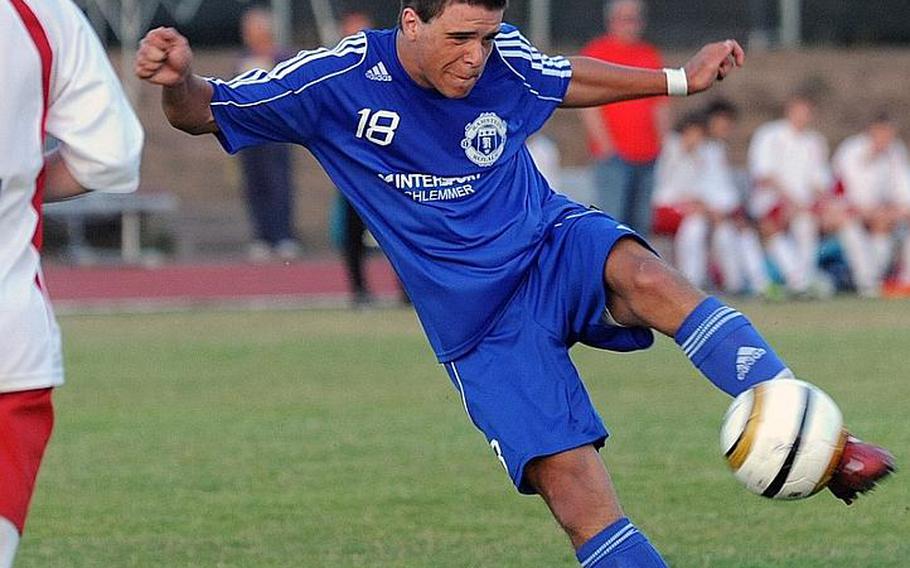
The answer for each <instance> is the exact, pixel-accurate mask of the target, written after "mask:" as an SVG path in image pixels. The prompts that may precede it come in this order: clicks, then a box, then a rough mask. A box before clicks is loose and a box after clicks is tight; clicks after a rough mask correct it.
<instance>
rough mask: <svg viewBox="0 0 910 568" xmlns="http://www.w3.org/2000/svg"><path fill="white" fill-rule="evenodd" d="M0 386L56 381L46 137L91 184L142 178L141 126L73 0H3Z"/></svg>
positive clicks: (117, 184)
mask: <svg viewBox="0 0 910 568" xmlns="http://www.w3.org/2000/svg"><path fill="white" fill-rule="evenodd" d="M0 30H2V32H0V74H2V76H4V77H6V80H5V81H4V86H3V91H4V92H3V95H2V96H0V392H10V391H21V390H30V389H36V388H45V387H50V386H56V385H59V384H60V383H62V381H63V371H62V365H61V350H60V333H59V329H58V327H57V323H56V321H55V319H54V315H53V312H52V310H51V307H50V303H49V302H48V300H47V293H46V291H45V289H44V285H43V283H42V277H41V267H40V260H39V251H40V249H41V231H42V223H41V202H42V199H43V189H44V187H43V185H44V182H43V177H44V175H43V171H44V145H45V139H46V137H47V136H53V137H54V138H56V139H57V140H59V142H60V151H61V156H62V157H63V160H64V162H65V163H66V165H67V168H68V169H69V171H70V172H71V173H72V175H73V177H74V178H76V180H78V181H79V183H80V184H81V185H83V186H84V187H85V188H87V189H90V190H99V191H113V192H129V191H134V190H135V189H136V187H137V186H138V184H139V161H140V154H141V151H142V143H143V133H142V127H141V126H140V124H139V121H138V120H137V118H136V115H135V113H134V112H133V110H132V108H131V107H130V105H129V103H128V101H127V100H126V97H125V95H124V93H123V89H122V88H121V86H120V83H119V81H118V80H117V78H116V75H115V74H114V72H113V70H112V69H111V65H110V62H109V61H108V59H107V55H106V54H105V52H104V50H103V48H102V46H101V44H100V42H99V41H98V38H97V37H96V36H95V34H94V32H93V31H92V29H91V27H90V26H89V24H88V22H87V21H86V19H85V17H84V16H83V14H82V13H81V12H80V11H79V9H78V8H77V7H76V6H75V5H74V4H73V3H72V0H0Z"/></svg>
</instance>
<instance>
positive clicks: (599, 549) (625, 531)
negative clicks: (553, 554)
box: [575, 517, 667, 568]
mask: <svg viewBox="0 0 910 568" xmlns="http://www.w3.org/2000/svg"><path fill="white" fill-rule="evenodd" d="M575 557H576V558H578V561H579V562H580V563H581V565H582V568H667V564H666V563H665V562H664V561H663V559H662V558H661V557H660V554H658V553H657V551H656V550H654V547H653V546H651V543H650V542H648V537H646V536H645V535H644V534H642V533H641V532H639V530H638V529H637V528H635V525H633V524H632V522H631V521H629V519H627V518H625V517H623V518H622V519H619V520H618V521H616V522H615V523H613V524H612V525H610V526H608V527H607V528H605V529H604V530H602V531H600V533H598V534H597V535H596V536H595V537H594V538H592V539H591V540H589V541H588V542H586V543H584V544H583V545H581V548H579V549H578V551H577V552H576V553H575Z"/></svg>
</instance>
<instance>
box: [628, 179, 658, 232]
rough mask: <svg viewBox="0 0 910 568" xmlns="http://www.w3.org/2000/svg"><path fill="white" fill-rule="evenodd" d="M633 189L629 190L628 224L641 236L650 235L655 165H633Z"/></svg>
mask: <svg viewBox="0 0 910 568" xmlns="http://www.w3.org/2000/svg"><path fill="white" fill-rule="evenodd" d="M629 167H631V168H633V172H634V178H633V187H632V189H631V190H630V191H631V196H630V201H631V203H630V206H629V224H630V225H631V226H632V228H633V229H635V230H636V231H638V232H639V233H641V234H642V235H650V234H651V217H652V209H653V205H652V198H653V196H654V169H655V163H654V162H649V163H646V164H634V165H630V166H629Z"/></svg>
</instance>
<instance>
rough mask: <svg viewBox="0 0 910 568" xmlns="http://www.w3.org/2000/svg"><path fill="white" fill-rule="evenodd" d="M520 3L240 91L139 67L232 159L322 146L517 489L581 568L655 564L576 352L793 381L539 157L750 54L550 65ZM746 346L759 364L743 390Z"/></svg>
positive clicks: (420, 6) (422, 22)
mask: <svg viewBox="0 0 910 568" xmlns="http://www.w3.org/2000/svg"><path fill="white" fill-rule="evenodd" d="M506 4H507V0H404V1H403V3H402V10H401V15H400V20H399V22H400V23H399V27H398V28H397V29H391V30H384V31H368V32H365V33H360V34H357V35H355V36H351V37H349V38H347V39H344V40H342V42H341V43H340V44H339V45H338V46H337V47H336V48H335V49H320V50H316V51H310V52H301V53H300V54H299V55H298V56H297V57H295V58H293V59H291V60H289V61H286V62H284V63H281V64H279V65H278V66H277V67H275V69H273V70H272V71H271V72H266V71H254V72H250V73H247V74H245V75H243V76H241V77H238V78H236V79H234V80H233V81H231V82H224V81H220V80H215V79H213V80H206V79H203V78H201V77H198V76H196V75H194V74H193V73H192V61H193V55H192V51H191V49H190V47H189V44H188V42H187V40H186V39H185V38H184V37H183V36H181V35H180V34H178V33H177V32H176V31H174V30H173V29H157V30H153V31H152V32H150V33H149V34H148V35H147V36H146V38H145V40H144V41H143V43H142V46H141V48H140V50H139V53H138V54H137V60H136V72H137V74H138V75H139V76H140V77H142V78H143V79H146V80H149V81H151V82H152V83H156V84H159V85H162V86H163V87H164V90H163V106H164V111H165V113H166V115H167V117H168V119H169V120H170V122H171V123H172V124H173V125H174V126H176V127H178V128H180V129H182V130H185V131H187V132H190V133H194V134H203V133H214V134H216V135H217V136H218V138H219V140H220V141H221V142H222V144H223V145H224V146H225V148H226V149H227V150H228V151H232V152H233V151H236V150H238V149H239V148H242V147H245V146H248V145H251V144H256V143H260V142H263V141H266V140H273V141H284V142H295V143H298V144H302V145H305V146H306V147H307V148H309V149H310V151H311V152H312V153H313V154H314V155H315V156H316V158H317V159H318V160H319V161H320V163H321V164H322V166H323V167H324V168H325V169H326V171H327V172H328V173H329V175H330V177H331V178H332V179H333V180H334V182H335V183H336V185H337V186H338V187H339V188H340V189H341V190H342V191H343V192H344V193H345V195H346V196H347V197H348V199H350V201H351V203H352V204H353V205H354V207H355V208H357V210H358V212H359V213H360V214H361V215H362V216H363V218H364V220H365V221H366V223H367V224H368V225H369V227H370V229H371V231H372V232H373V234H374V236H375V237H376V239H377V240H378V241H379V243H380V244H381V245H382V248H383V250H385V251H386V253H387V254H388V256H389V258H390V259H391V261H392V263H393V264H394V266H395V268H396V270H397V272H398V274H399V275H400V276H401V279H402V282H403V283H404V285H405V287H406V289H407V291H408V294H409V295H410V297H411V298H412V299H413V301H414V305H415V308H416V309H417V312H418V314H419V316H420V319H421V323H422V324H423V326H424V329H425V331H426V333H427V336H428V338H429V340H430V343H431V344H432V346H433V348H434V350H435V352H436V355H437V358H438V359H439V361H440V362H441V363H443V364H444V365H445V368H446V370H447V371H448V373H449V375H450V377H451V379H452V382H453V383H454V384H455V386H456V387H457V388H458V390H459V392H460V394H461V398H462V402H463V403H464V406H465V410H466V411H467V413H468V415H469V417H470V418H471V420H472V421H473V422H474V423H475V424H476V425H477V426H478V427H479V428H480V429H481V430H482V431H483V432H484V434H485V435H486V436H487V439H488V440H489V442H490V446H491V447H492V448H493V451H494V452H495V453H496V456H497V458H498V459H499V460H500V462H501V463H502V464H503V466H504V467H505V468H506V470H507V471H508V473H509V475H510V476H511V478H512V481H513V482H514V483H515V485H516V487H518V489H519V491H521V492H523V493H538V494H540V495H541V496H542V497H543V499H544V500H545V501H546V503H547V505H548V506H549V507H550V509H551V511H552V512H553V514H554V516H555V517H556V518H557V520H558V521H559V522H560V523H561V525H562V526H563V527H564V528H565V530H566V532H567V533H568V535H569V537H570V538H571V540H572V543H573V545H574V546H575V548H576V549H577V556H578V559H579V561H580V562H581V564H582V565H583V566H585V567H587V568H603V567H607V566H624V567H633V566H635V567H652V566H657V567H661V566H664V565H665V564H664V563H663V561H662V560H661V558H660V556H659V555H658V553H657V552H656V551H655V550H654V548H653V547H652V546H651V544H650V543H649V542H648V540H647V539H646V538H645V536H644V535H643V534H642V533H640V532H639V531H638V530H637V529H636V528H635V527H634V526H633V525H632V524H631V523H630V522H629V520H628V519H626V518H625V517H624V516H623V512H622V509H621V508H620V505H619V502H618V499H617V497H616V494H615V492H614V490H613V487H612V484H611V481H610V478H609V475H608V474H607V471H606V468H605V467H604V464H603V462H602V461H601V459H600V456H598V454H597V448H599V447H601V446H603V444H604V441H605V439H606V437H607V431H606V429H605V428H604V426H603V423H602V422H601V420H600V417H599V416H598V414H597V412H596V411H595V410H594V407H593V405H592V404H591V401H590V400H589V398H588V395H587V393H586V391H585V388H584V385H583V384H582V382H581V379H580V377H579V376H578V372H577V371H576V369H575V367H574V366H573V365H572V362H571V360H570V359H569V354H568V349H569V347H570V346H571V345H572V344H574V343H577V342H583V343H586V344H588V345H592V346H595V347H600V348H603V349H611V350H617V351H628V350H635V349H643V348H646V347H648V346H650V345H651V343H652V341H653V336H652V334H651V330H650V329H649V328H654V329H657V330H658V331H660V332H662V333H665V334H667V335H670V336H675V338H676V340H677V341H678V342H679V343H680V345H681V346H683V347H684V349H685V350H686V353H687V355H689V356H690V357H691V358H692V360H693V362H694V363H695V364H696V365H697V366H698V367H699V369H701V370H702V371H703V372H704V373H705V374H706V375H707V376H708V378H709V379H711V380H712V381H713V382H714V383H715V384H717V386H718V387H720V388H722V389H723V390H725V391H726V392H728V393H731V394H735V393H738V392H741V391H742V390H744V389H746V388H748V387H749V386H751V385H753V384H755V383H757V382H760V381H765V380H769V379H772V378H774V377H777V376H781V375H783V376H787V375H789V370H788V369H787V368H786V366H785V365H784V364H783V362H781V360H780V359H779V358H778V357H777V356H776V355H775V354H774V351H773V350H772V349H771V347H770V346H768V344H767V343H766V342H765V341H764V340H763V339H762V338H761V337H760V336H759V334H758V333H757V332H756V330H755V329H754V328H753V327H752V325H751V323H749V321H748V320H747V319H746V318H745V317H743V316H742V315H741V314H739V313H738V312H736V311H735V310H733V309H731V308H728V307H726V306H724V305H722V304H721V303H720V302H719V301H717V300H716V299H714V298H706V297H705V296H704V294H702V293H701V292H700V291H698V290H697V289H695V288H693V287H692V286H691V285H690V284H688V283H687V282H686V281H685V280H684V279H683V278H682V277H681V276H680V275H679V274H678V273H677V272H675V271H674V270H672V269H671V268H670V267H668V266H667V265H666V264H665V263H664V262H663V261H661V260H660V259H659V258H658V257H657V256H655V255H654V254H653V253H652V252H651V251H650V250H649V249H648V248H647V246H645V245H644V241H643V240H642V239H641V238H640V237H639V236H637V235H636V234H635V233H634V232H633V231H632V230H631V229H629V228H628V227H626V226H624V225H621V224H618V223H617V222H616V221H614V220H613V219H612V218H611V217H609V216H607V215H605V214H603V213H601V212H599V211H595V210H589V209H586V208H584V207H582V206H580V205H578V204H576V203H574V202H572V201H570V200H569V199H568V198H566V197H564V196H562V195H559V194H557V193H555V192H554V191H553V190H552V189H551V188H550V187H549V186H548V185H547V183H546V181H545V180H544V179H543V178H542V176H541V175H540V173H539V172H538V171H537V168H535V167H534V165H533V162H532V160H531V157H530V155H529V153H528V150H527V148H526V146H525V143H524V142H525V140H526V139H527V137H528V136H530V135H531V134H532V133H534V132H535V131H537V130H538V129H539V128H540V127H541V126H542V125H543V123H544V122H545V121H546V120H547V118H549V116H550V115H551V114H552V112H553V111H554V110H555V109H556V107H558V106H560V105H561V106H565V107H590V106H598V105H603V104H607V103H610V102H614V101H619V100H626V99H632V98H637V97H644V96H654V95H665V94H668V93H669V94H672V95H685V94H688V93H697V92H700V91H703V90H705V89H707V88H709V87H710V86H711V85H712V84H713V83H714V81H715V80H717V79H718V78H723V77H724V76H726V75H727V74H728V73H729V72H730V71H732V69H733V68H734V67H736V66H738V65H741V64H742V63H743V59H744V55H743V52H742V49H741V48H740V47H739V45H737V43H736V42H734V41H725V42H721V43H714V44H711V45H708V46H706V47H705V48H703V49H702V50H701V51H700V52H699V53H698V54H697V55H696V56H695V57H694V58H693V59H692V60H690V61H689V62H688V63H687V64H686V67H685V69H676V70H668V71H666V72H665V71H652V70H643V69H634V68H625V67H617V66H613V65H610V64H608V63H604V62H600V61H597V60H593V59H588V58H584V57H574V58H570V59H566V58H562V57H547V56H545V55H543V54H541V53H540V52H538V51H537V50H536V49H534V47H533V46H531V44H530V43H528V42H527V40H526V39H525V38H524V37H523V36H522V35H521V34H520V33H519V32H518V30H516V29H515V28H514V27H512V26H510V25H507V24H503V23H502V17H503V12H504V10H505V8H506ZM605 307H608V308H609V310H605ZM742 346H753V347H759V348H760V349H763V350H764V353H765V355H764V356H762V357H761V358H758V359H757V360H756V361H755V364H754V366H752V367H751V368H750V369H748V370H747V371H746V372H741V373H740V375H741V377H740V378H741V379H742V380H739V379H738V378H737V372H736V357H737V350H738V349H739V348H740V347H742ZM851 444H854V445H857V447H861V448H866V447H869V446H867V445H858V444H857V443H855V442H851ZM853 453H856V452H853ZM875 455H878V454H877V453H876V454H875ZM881 461H884V460H879V461H878V462H876V461H874V460H871V459H870V460H869V461H868V462H866V461H864V462H861V467H860V470H861V475H860V478H861V479H862V480H863V481H870V480H871V481H874V480H877V479H879V478H880V477H882V476H883V475H885V474H886V473H887V466H888V464H885V465H880V467H875V468H873V467H872V466H873V465H879V464H880V462H881ZM871 481H870V482H871ZM864 488H865V487H861V488H859V489H864ZM853 495H855V491H854V493H853Z"/></svg>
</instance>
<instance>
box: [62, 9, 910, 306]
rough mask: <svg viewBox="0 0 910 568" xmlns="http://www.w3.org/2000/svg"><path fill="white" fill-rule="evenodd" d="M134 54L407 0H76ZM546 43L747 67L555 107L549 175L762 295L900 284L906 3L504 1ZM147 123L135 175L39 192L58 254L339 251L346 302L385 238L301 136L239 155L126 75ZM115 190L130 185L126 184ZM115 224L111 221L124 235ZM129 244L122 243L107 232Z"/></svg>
mask: <svg viewBox="0 0 910 568" xmlns="http://www.w3.org/2000/svg"><path fill="white" fill-rule="evenodd" d="M81 5H82V7H83V8H84V9H85V10H86V13H87V15H88V16H89V18H90V20H91V21H92V22H93V24H94V25H95V27H96V29H97V30H98V31H99V34H100V35H101V36H102V37H103V38H105V39H106V40H107V41H108V42H109V46H110V48H111V50H112V51H111V53H112V57H114V60H115V62H116V61H118V60H119V61H121V62H122V65H121V68H123V69H127V70H128V64H129V63H128V62H129V60H130V58H131V53H132V50H133V49H134V48H135V42H136V40H137V39H138V37H140V36H141V34H143V33H144V32H145V30H146V29H149V28H150V27H154V26H157V25H175V26H177V27H178V28H180V29H181V31H182V32H183V33H185V34H187V35H188V37H189V38H190V40H191V42H192V43H193V44H194V45H195V46H197V48H199V47H200V46H201V49H200V50H199V51H198V54H197V57H198V59H197V62H196V71H197V72H198V73H201V74H205V75H216V76H222V77H229V76H233V75H235V74H237V73H240V72H243V71H246V70H248V69H250V68H255V67H260V68H270V67H271V66H273V65H274V64H275V63H276V62H278V61H280V60H282V59H284V58H286V57H288V56H290V55H292V54H294V53H296V52H297V51H298V50H300V49H311V48H315V47H317V46H319V45H329V44H332V43H333V42H335V41H337V40H338V39H339V38H340V37H344V36H346V35H350V34H352V33H356V32H357V31H359V30H360V29H364V28H369V27H386V26H393V25H394V24H395V16H396V14H397V12H398V7H399V3H398V0H348V1H344V2H340V1H334V0H333V1H329V0H273V1H272V2H261V3H255V2H247V1H240V0H142V1H139V0H82V2H81ZM507 20H508V21H510V22H513V23H516V24H518V25H519V26H521V27H522V28H523V30H524V31H525V33H526V35H528V36H529V37H530V38H531V39H532V41H534V42H535V43H536V44H537V45H538V46H539V47H541V48H542V49H545V50H548V51H550V52H551V53H563V54H573V53H579V52H580V53H582V54H584V55H588V56H591V57H596V58H599V59H603V60H606V61H611V62H615V63H620V64H627V65H638V66H645V67H653V68H660V67H664V66H678V65H681V64H682V63H683V62H684V61H685V60H686V59H687V58H688V56H689V55H691V50H692V49H693V48H695V47H697V46H698V45H700V44H702V43H703V42H705V41H709V40H715V39H725V38H727V37H733V38H736V39H738V40H740V41H741V42H742V43H743V44H744V46H745V47H746V50H747V53H748V61H747V69H746V70H745V71H744V72H742V73H740V74H738V75H737V76H736V77H735V78H733V79H732V80H731V81H729V82H728V84H724V85H722V86H721V87H720V88H719V89H717V90H716V91H715V92H712V94H711V95H710V96H707V97H695V98H693V99H687V100H672V101H671V100H669V99H665V98H656V99H651V100H645V101H635V102H628V103H621V104H617V105H612V106H610V107H605V108H602V109H589V110H588V111H584V112H579V111H559V112H558V113H557V114H556V115H555V116H554V118H553V120H551V122H550V123H549V124H548V125H547V127H546V128H545V129H544V131H543V132H542V133H540V134H539V135H538V136H537V137H535V138H534V139H532V141H531V142H530V147H531V151H532V154H533V155H534V157H535V160H537V162H538V165H539V166H540V167H541V169H542V170H543V171H544V173H545V175H546V176H547V178H548V179H549V181H550V183H551V185H553V187H554V188H555V189H556V190H558V191H560V192H563V193H567V194H569V195H571V196H573V197H575V198H577V199H578V200H580V201H582V202H585V203H590V204H592V205H594V206H596V207H599V208H601V209H603V210H605V211H607V212H609V213H610V214H612V215H614V216H616V217H617V218H619V219H620V220H622V221H623V222H625V223H628V224H629V225H631V226H633V227H634V228H635V229H636V230H638V231H639V232H641V233H642V234H646V235H649V236H651V237H652V238H653V240H654V243H655V245H656V246H657V248H658V249H659V251H660V252H661V254H664V255H666V256H667V257H668V258H670V259H672V261H673V262H674V263H675V264H676V266H677V267H678V268H679V269H680V270H681V271H682V272H683V273H684V274H685V275H686V276H687V277H688V278H690V279H691V280H693V281H694V282H695V283H696V284H699V285H701V286H705V287H708V288H710V289H715V290H718V291H722V292H725V293H728V294H736V295H749V296H760V297H764V298H768V299H781V298H819V297H827V296H830V295H831V294H833V293H835V292H839V291H840V292H846V293H857V294H859V295H862V296H867V297H877V296H880V295H889V296H902V295H907V294H910V228H908V227H910V163H908V158H907V150H906V147H905V146H904V143H903V142H902V140H901V137H902V133H905V132H906V128H907V127H908V126H910V123H908V118H907V116H908V113H906V112H905V110H906V109H907V106H908V103H910V100H908V97H910V95H908V93H910V76H908V75H907V73H906V61H907V56H908V55H910V50H908V47H910V4H908V3H907V2H906V0H880V1H878V2H861V1H859V0H855V1H846V2H845V1H840V0H748V1H743V2H738V3H729V2H721V1H715V0H703V1H700V2H690V1H687V0H661V2H646V1H639V0H612V1H607V2H604V1H603V0H577V1H572V2H551V1H549V0H513V1H512V3H511V6H510V8H509V11H508V12H507ZM122 76H123V78H124V80H125V82H126V85H127V89H128V92H129V93H130V94H131V96H132V97H133V99H134V102H135V104H136V106H137V109H138V111H139V114H140V117H141V118H142V121H143V123H144V125H145V127H146V129H147V131H148V144H147V153H146V156H145V161H144V166H143V178H144V183H143V187H142V189H141V190H140V192H139V193H138V194H137V195H136V196H128V197H125V198H123V199H126V200H133V201H132V202H131V203H129V202H126V201H122V200H121V201H118V202H117V203H115V204H101V203H100V200H102V199H104V197H103V196H92V197H93V198H95V197H97V198H98V200H99V203H95V204H91V203H89V202H87V203H89V205H86V204H82V205H76V204H75V203H74V204H62V205H60V206H57V207H52V208H49V210H48V231H49V235H48V242H49V252H50V253H51V254H52V255H55V257H56V258H57V259H58V261H62V262H71V263H78V264H98V263H108V262H126V263H130V264H146V265H149V264H160V263H171V262H180V263H207V262H214V261H217V262H243V263H257V264H261V263H279V262H280V263H296V262H305V261H306V260H308V259H312V258H325V257H327V256H330V255H334V254H337V255H338V256H339V257H340V258H341V259H343V266H344V267H345V270H346V274H347V279H348V280H347V286H348V290H347V291H348V292H349V293H350V294H351V297H352V298H353V300H354V302H355V304H357V305H364V304H369V303H370V302H371V301H372V293H371V288H370V283H369V281H368V278H367V271H365V269H364V266H365V262H366V260H367V259H368V258H369V257H370V256H373V257H377V256H380V252H379V251H377V250H376V247H375V243H374V242H373V241H372V239H371V238H370V235H369V232H368V231H367V230H366V228H365V227H364V226H363V223H362V222H361V221H360V219H359V218H358V217H357V215H356V213H355V212H354V211H353V210H352V209H351V208H350V206H349V205H348V204H347V203H346V202H345V201H344V199H343V198H342V197H340V195H338V194H337V192H336V191H335V190H334V188H332V186H331V184H330V183H329V182H328V180H327V178H325V176H324V174H323V173H322V172H321V171H320V169H319V167H318V165H317V164H316V163H315V162H314V161H313V160H312V159H311V158H310V157H309V156H308V155H307V154H306V152H305V150H302V149H299V148H289V147H286V146H280V145H275V146H267V147H262V148H258V149H254V150H248V151H245V152H243V153H241V154H240V155H239V156H238V157H236V158H232V157H228V156H225V155H223V154H222V153H221V151H220V149H219V148H218V146H217V143H216V142H215V141H214V140H211V141H210V143H208V144H203V145H202V146H200V145H198V144H196V143H193V142H190V141H188V140H187V139H186V137H185V135H183V134H181V133H178V132H176V131H173V130H171V129H169V127H167V126H166V124H165V121H164V119H163V117H162V116H161V113H160V110H159V108H158V95H159V93H158V92H157V91H156V90H155V89H153V88H151V87H147V86H143V85H139V84H137V83H135V82H133V81H132V80H131V78H130V77H129V74H128V73H125V74H123V75H122ZM118 199H119V198H118ZM118 239H119V240H118ZM118 243H119V249H117V248H116V245H117V244H118Z"/></svg>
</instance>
